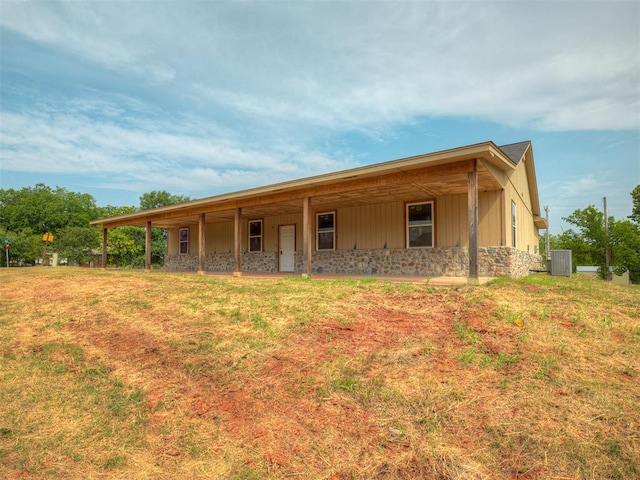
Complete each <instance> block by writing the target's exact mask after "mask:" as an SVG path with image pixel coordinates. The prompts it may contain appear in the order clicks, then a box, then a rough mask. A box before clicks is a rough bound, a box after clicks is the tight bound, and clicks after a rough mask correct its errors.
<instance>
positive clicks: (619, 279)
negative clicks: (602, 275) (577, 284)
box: [576, 265, 631, 285]
mask: <svg viewBox="0 0 640 480" xmlns="http://www.w3.org/2000/svg"><path fill="white" fill-rule="evenodd" d="M599 271H600V267H595V266H592V265H579V266H577V267H576V273H577V274H578V275H585V276H590V277H596V278H597V277H598V276H599V275H598V272H599ZM611 273H612V274H611V283H615V284H616V285H630V284H631V280H630V279H629V272H624V273H623V274H622V275H616V274H615V273H613V269H611Z"/></svg>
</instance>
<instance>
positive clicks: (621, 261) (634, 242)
mask: <svg viewBox="0 0 640 480" xmlns="http://www.w3.org/2000/svg"><path fill="white" fill-rule="evenodd" d="M563 220H565V221H566V222H568V223H570V224H572V225H574V226H575V227H577V230H573V229H569V230H567V231H564V232H563V233H562V234H561V235H560V236H559V246H560V248H563V249H568V250H571V251H572V258H573V265H574V267H575V265H595V266H597V267H599V274H600V276H601V277H602V278H604V277H605V275H606V273H607V271H606V249H607V247H608V248H609V249H610V251H611V262H610V266H611V267H612V268H613V269H614V271H615V272H616V273H617V274H621V273H623V272H625V271H628V272H629V276H630V278H631V281H633V282H638V281H640V226H638V225H635V224H633V223H632V222H630V221H628V220H624V221H617V220H616V219H615V218H614V217H609V219H608V223H609V231H608V232H607V231H606V230H605V227H604V214H603V213H602V212H600V211H599V210H597V209H596V208H595V207H594V206H592V205H590V206H588V207H587V208H585V209H583V210H576V211H575V212H573V213H572V214H571V215H569V216H568V217H564V218H563Z"/></svg>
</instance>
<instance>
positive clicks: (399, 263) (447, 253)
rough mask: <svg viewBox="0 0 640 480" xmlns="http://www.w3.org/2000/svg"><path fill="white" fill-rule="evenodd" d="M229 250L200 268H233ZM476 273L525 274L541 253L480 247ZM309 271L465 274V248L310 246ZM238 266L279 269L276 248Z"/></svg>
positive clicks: (299, 265)
mask: <svg viewBox="0 0 640 480" xmlns="http://www.w3.org/2000/svg"><path fill="white" fill-rule="evenodd" d="M234 263H235V262H234V257H233V253H222V254H207V255H206V256H205V270H206V271H212V272H233V269H234ZM478 263H479V265H478V275H479V276H481V277H524V276H526V275H528V274H529V270H536V269H539V268H541V265H542V257H541V256H540V255H532V254H529V253H527V252H523V251H521V250H516V249H514V248H512V247H480V248H479V249H478ZM312 264H313V267H312V270H311V271H312V273H318V274H323V273H324V274H332V275H370V276H414V277H466V276H468V274H469V252H468V249H466V248H456V247H454V248H415V249H377V250H331V251H315V252H313V257H312ZM165 268H166V269H167V270H172V271H197V270H198V256H197V255H167V256H166V257H165ZM242 271H243V272H256V273H273V272H277V271H278V256H277V253H276V252H245V253H244V254H243V258H242ZM302 272H304V259H303V255H302V252H296V254H295V273H302Z"/></svg>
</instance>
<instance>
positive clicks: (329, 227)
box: [316, 212, 336, 250]
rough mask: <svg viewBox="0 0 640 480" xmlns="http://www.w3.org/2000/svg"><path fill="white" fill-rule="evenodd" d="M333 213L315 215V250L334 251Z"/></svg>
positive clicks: (334, 229) (334, 215)
mask: <svg viewBox="0 0 640 480" xmlns="http://www.w3.org/2000/svg"><path fill="white" fill-rule="evenodd" d="M335 218H336V214H335V212H326V213H318V214H317V215H316V227H317V229H316V232H317V237H316V249H317V250H334V249H335V238H336V235H335V234H336V228H335Z"/></svg>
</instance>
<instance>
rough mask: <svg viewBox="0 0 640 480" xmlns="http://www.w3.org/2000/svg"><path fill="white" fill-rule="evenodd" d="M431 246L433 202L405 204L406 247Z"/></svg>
mask: <svg viewBox="0 0 640 480" xmlns="http://www.w3.org/2000/svg"><path fill="white" fill-rule="evenodd" d="M414 247H433V202H425V203H409V204H407V248H414Z"/></svg>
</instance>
